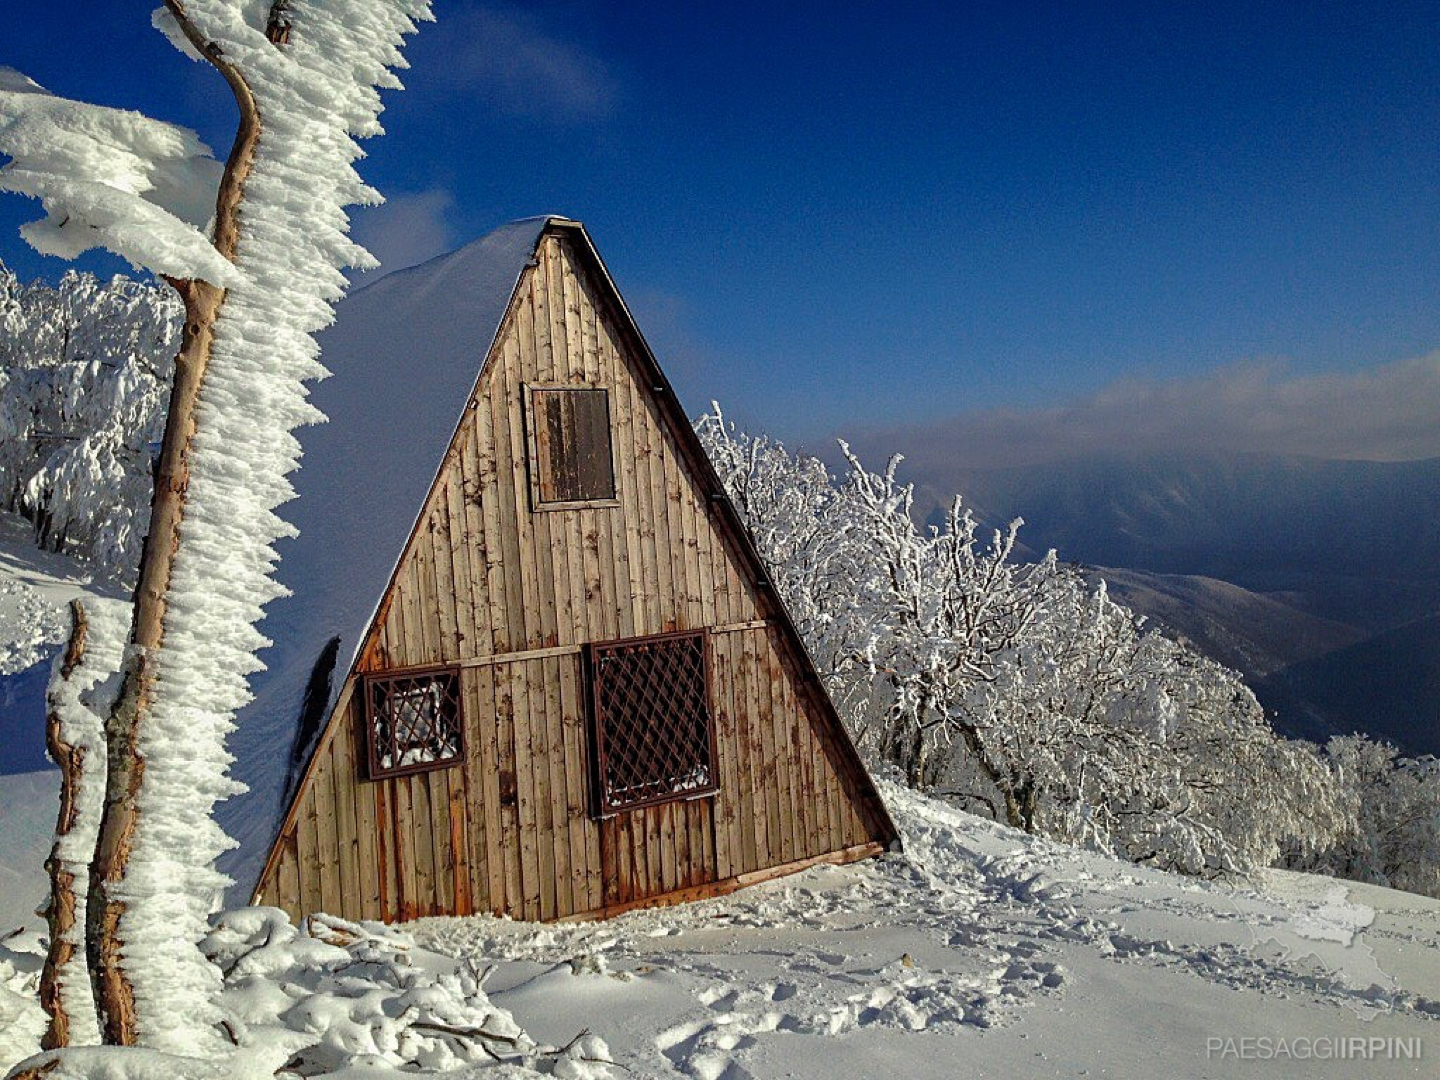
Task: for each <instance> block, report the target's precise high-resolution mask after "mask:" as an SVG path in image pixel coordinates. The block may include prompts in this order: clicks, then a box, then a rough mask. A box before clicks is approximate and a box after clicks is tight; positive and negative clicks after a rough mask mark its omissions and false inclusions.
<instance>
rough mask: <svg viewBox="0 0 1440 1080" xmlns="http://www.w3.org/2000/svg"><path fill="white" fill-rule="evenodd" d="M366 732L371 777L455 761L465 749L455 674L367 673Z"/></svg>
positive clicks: (447, 671)
mask: <svg viewBox="0 0 1440 1080" xmlns="http://www.w3.org/2000/svg"><path fill="white" fill-rule="evenodd" d="M365 735H366V741H367V742H368V743H369V748H370V778H371V779H372V780H376V779H379V778H381V777H385V776H400V775H403V774H406V773H416V772H423V771H425V770H426V769H443V768H445V767H446V766H447V765H454V764H458V763H459V761H460V760H461V758H462V757H463V756H464V753H465V725H464V723H463V717H462V716H461V710H460V673H459V672H458V671H456V670H455V669H454V668H439V669H435V670H431V671H419V672H413V671H412V672H406V673H405V674H403V675H368V676H366V678H365Z"/></svg>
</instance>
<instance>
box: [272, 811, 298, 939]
mask: <svg viewBox="0 0 1440 1080" xmlns="http://www.w3.org/2000/svg"><path fill="white" fill-rule="evenodd" d="M275 880H276V896H275V905H276V906H277V907H280V908H284V909H285V913H286V914H287V915H289V916H290V918H292V919H294V920H295V921H297V922H298V921H299V919H300V915H301V911H300V850H299V847H298V845H297V843H296V839H295V830H294V829H293V828H292V829H291V830H290V831H289V832H287V833H286V834H285V835H284V836H283V837H281V838H280V859H279V862H278V863H277V864H276V871H275Z"/></svg>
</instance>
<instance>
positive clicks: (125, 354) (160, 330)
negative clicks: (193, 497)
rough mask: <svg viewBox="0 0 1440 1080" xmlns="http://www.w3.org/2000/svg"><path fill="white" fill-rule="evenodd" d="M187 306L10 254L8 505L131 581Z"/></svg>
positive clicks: (2, 323)
mask: <svg viewBox="0 0 1440 1080" xmlns="http://www.w3.org/2000/svg"><path fill="white" fill-rule="evenodd" d="M182 315H183V305H182V304H181V303H180V300H179V298H178V297H176V295H175V293H174V292H173V290H171V289H169V288H166V287H164V286H156V285H152V284H148V283H145V282H141V281H132V280H130V279H128V278H125V277H120V276H117V277H115V278H114V279H112V280H110V281H101V280H99V279H98V278H96V277H95V276H94V275H93V274H81V273H74V272H71V273H67V274H66V275H65V276H64V277H63V278H61V280H60V282H59V284H57V285H55V286H50V285H45V284H43V283H39V282H37V283H35V284H32V285H21V284H20V282H19V281H18V280H17V279H16V278H15V275H14V274H12V273H10V272H9V271H8V270H7V269H5V267H4V264H3V263H0V508H3V509H6V510H11V511H14V512H17V513H20V514H23V515H24V516H25V517H27V518H28V519H30V521H32V522H33V523H34V525H35V531H36V539H37V540H38V541H39V542H40V544H41V545H42V546H44V547H47V548H49V549H51V550H54V551H66V552H69V553H71V554H74V555H78V556H80V557H81V558H83V559H84V560H85V561H86V562H87V563H88V564H89V565H90V566H91V567H93V568H94V570H95V572H96V574H97V575H99V576H100V577H102V578H109V579H112V580H117V581H120V582H123V583H125V584H127V585H132V584H133V583H134V579H135V568H136V567H137V566H138V565H139V562H140V546H141V543H142V542H143V541H144V539H145V527H146V523H147V522H148V520H149V517H150V492H151V487H152V482H153V478H154V472H155V453H156V450H157V448H158V446H159V441H160V435H161V432H162V431H163V429H164V426H165V404H166V402H167V400H168V398H169V390H170V379H171V374H172V371H173V368H174V362H175V352H176V349H177V348H178V347H179V343H180V320H181V318H182Z"/></svg>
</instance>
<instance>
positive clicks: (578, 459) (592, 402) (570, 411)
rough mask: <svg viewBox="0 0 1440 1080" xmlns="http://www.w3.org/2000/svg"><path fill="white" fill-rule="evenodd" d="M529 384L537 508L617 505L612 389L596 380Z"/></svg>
mask: <svg viewBox="0 0 1440 1080" xmlns="http://www.w3.org/2000/svg"><path fill="white" fill-rule="evenodd" d="M526 390H527V395H526V397H527V405H528V406H529V407H528V409H527V410H526V411H527V416H526V420H527V422H528V427H529V429H530V495H531V503H532V506H533V508H534V509H536V510H563V509H565V508H567V507H572V506H596V505H601V506H605V505H609V506H613V505H615V457H614V450H613V449H612V447H611V444H610V393H609V391H607V390H605V389H604V388H602V387H597V386H529V387H527V388H526Z"/></svg>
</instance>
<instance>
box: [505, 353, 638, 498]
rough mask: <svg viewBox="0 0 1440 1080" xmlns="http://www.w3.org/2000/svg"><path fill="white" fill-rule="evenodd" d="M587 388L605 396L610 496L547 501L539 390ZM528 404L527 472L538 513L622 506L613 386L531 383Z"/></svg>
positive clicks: (524, 410) (525, 413)
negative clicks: (537, 409) (543, 482)
mask: <svg viewBox="0 0 1440 1080" xmlns="http://www.w3.org/2000/svg"><path fill="white" fill-rule="evenodd" d="M537 390H540V391H546V390H586V391H598V392H600V393H603V394H604V395H605V430H606V434H607V435H608V436H609V441H610V489H611V491H613V492H614V494H613V495H612V496H610V498H608V499H567V500H546V499H543V498H542V497H541V494H540V446H539V441H538V435H537V432H536V430H535V429H536V426H537V424H536V413H535V391H537ZM522 393H523V395H524V407H523V408H522V409H521V410H520V411H521V414H522V416H523V418H524V423H525V471H526V477H527V479H528V480H529V484H530V511H531V513H535V514H543V513H549V512H550V511H552V510H591V509H602V510H603V509H613V508H615V507H618V506H619V505H620V462H619V459H618V457H617V453H618V451H617V450H616V447H615V395H614V394H613V393H612V391H611V388H610V387H609V386H601V385H598V384H596V383H542V382H533V383H532V382H527V383H525V384H523V386H522Z"/></svg>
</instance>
